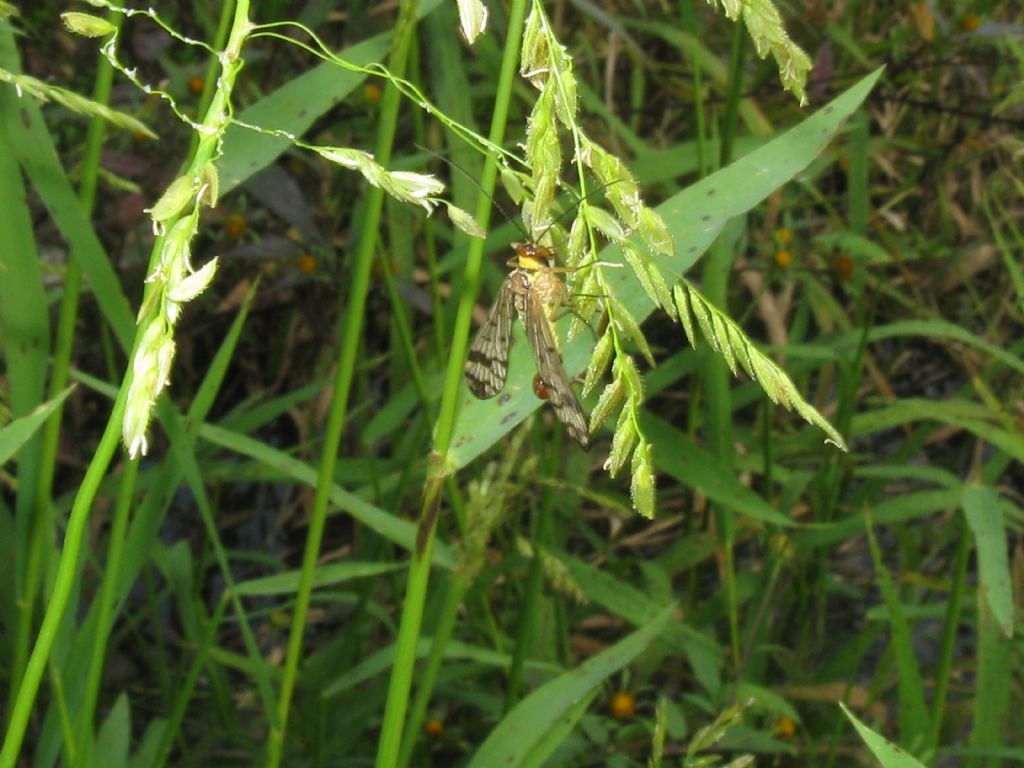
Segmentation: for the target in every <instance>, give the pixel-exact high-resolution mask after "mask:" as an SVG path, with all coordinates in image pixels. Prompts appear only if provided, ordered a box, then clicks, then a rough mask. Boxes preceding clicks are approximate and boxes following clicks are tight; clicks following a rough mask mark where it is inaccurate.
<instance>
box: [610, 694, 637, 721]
mask: <svg viewBox="0 0 1024 768" xmlns="http://www.w3.org/2000/svg"><path fill="white" fill-rule="evenodd" d="M608 706H609V708H610V709H611V711H612V715H613V716H614V717H616V718H618V719H619V720H626V719H627V718H630V717H632V716H633V713H634V712H636V697H635V696H633V694H631V693H626V692H625V691H619V692H617V693H616V694H615V695H614V696H612V700H611V701H610V702H609V704H608Z"/></svg>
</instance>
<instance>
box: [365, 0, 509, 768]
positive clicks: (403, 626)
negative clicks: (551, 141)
mask: <svg viewBox="0 0 1024 768" xmlns="http://www.w3.org/2000/svg"><path fill="white" fill-rule="evenodd" d="M525 17H526V0H513V2H512V6H511V8H510V9H509V25H508V33H507V38H506V45H505V51H504V56H503V58H502V64H501V74H500V75H499V78H498V90H497V95H496V97H495V102H494V111H493V113H492V118H491V129H490V134H489V140H490V142H491V144H494V145H498V146H500V145H501V144H502V143H503V141H504V137H505V123H506V121H507V119H508V108H509V103H510V101H511V98H512V86H513V82H514V78H515V75H516V70H517V68H518V61H519V41H520V39H521V37H522V32H523V21H524V19H525ZM497 175H498V163H497V159H496V158H495V157H494V156H488V157H487V160H486V162H485V163H484V168H483V173H482V174H481V178H480V189H481V191H482V192H483V194H482V195H481V196H480V197H479V198H478V199H477V207H476V220H477V221H478V222H480V225H481V226H482V227H484V228H485V229H486V227H487V225H488V223H489V222H490V213H491V200H490V197H489V195H490V194H491V193H492V192H493V191H494V185H495V182H496V180H497ZM483 249H484V244H483V241H481V240H473V241H472V242H471V243H470V247H469V250H468V252H467V255H466V268H465V271H464V273H463V275H464V279H463V290H462V294H461V296H460V297H459V308H458V312H457V314H456V316H455V328H454V331H453V333H452V349H451V355H450V357H449V358H448V369H447V372H446V374H445V386H444V392H443V393H442V396H441V407H440V411H439V413H438V417H437V424H436V429H435V431H434V453H433V457H432V461H431V468H430V471H429V472H428V477H427V481H426V483H425V485H424V489H423V500H422V503H421V506H420V523H419V525H420V530H419V534H418V537H417V546H416V550H415V551H414V552H413V558H412V563H411V564H410V566H409V578H408V583H407V586H406V595H405V603H404V605H403V608H402V618H401V623H400V625H399V629H398V639H397V641H396V644H395V645H396V647H395V666H394V667H393V669H392V671H391V681H390V684H389V686H388V698H387V704H386V705H385V708H384V721H383V724H382V727H381V735H380V742H379V746H378V751H377V762H376V767H377V768H395V766H397V765H398V758H399V751H400V750H401V745H402V731H403V727H404V721H405V715H406V711H407V707H408V700H409V690H410V688H411V687H412V676H413V669H414V667H415V663H416V645H417V642H418V640H419V633H420V625H421V623H422V621H423V606H424V601H425V600H426V595H427V584H428V582H429V578H430V554H431V552H432V550H433V546H434V531H435V526H436V523H437V515H438V511H439V509H440V503H441V499H440V495H441V489H442V487H443V481H444V477H445V475H446V474H447V473H448V471H449V470H448V469H447V467H446V466H445V465H444V457H445V456H446V455H447V453H448V448H449V446H450V445H451V438H452V431H453V428H454V424H455V408H456V405H457V404H458V397H459V392H460V385H461V381H462V363H463V360H464V359H465V357H466V348H467V346H468V343H469V328H470V323H471V320H472V314H473V305H474V304H475V303H476V294H477V289H478V287H479V284H480V267H481V264H482V261H483ZM409 750H411V747H410V748H409Z"/></svg>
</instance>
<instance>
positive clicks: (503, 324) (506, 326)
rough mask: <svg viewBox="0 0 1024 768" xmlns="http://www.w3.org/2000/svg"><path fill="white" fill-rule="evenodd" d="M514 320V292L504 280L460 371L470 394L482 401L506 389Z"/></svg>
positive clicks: (508, 281)
mask: <svg viewBox="0 0 1024 768" xmlns="http://www.w3.org/2000/svg"><path fill="white" fill-rule="evenodd" d="M514 317H515V292H514V291H513V288H512V278H511V277H506V278H505V281H504V282H503V283H502V284H501V288H499V289H498V295H497V297H496V298H495V299H494V305H493V306H492V307H491V311H490V313H489V314H488V315H487V320H486V321H485V322H484V324H483V325H482V326H480V330H479V331H478V332H477V334H476V338H475V339H473V344H472V345H471V346H470V348H469V357H468V358H467V359H466V365H465V366H464V367H463V369H462V370H463V373H464V374H465V376H466V384H467V385H468V386H469V391H470V392H472V393H473V394H474V395H476V396H477V397H479V398H480V399H482V400H486V399H487V398H489V397H494V396H495V395H496V394H498V393H499V392H501V389H502V387H504V386H505V377H506V376H507V375H508V347H509V343H510V341H511V339H512V320H513V318H514Z"/></svg>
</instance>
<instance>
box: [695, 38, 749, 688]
mask: <svg viewBox="0 0 1024 768" xmlns="http://www.w3.org/2000/svg"><path fill="white" fill-rule="evenodd" d="M744 35H745V31H744V29H743V26H742V25H741V24H735V25H734V27H733V41H732V57H731V61H730V67H729V81H728V84H727V86H726V102H725V115H724V117H723V119H722V131H721V138H722V151H721V154H720V156H719V164H720V166H725V165H728V164H729V162H730V161H731V159H732V147H733V142H734V139H735V135H734V134H735V131H736V126H737V113H738V110H739V100H740V94H741V93H742V84H743V61H744V51H745V50H746V45H745V43H746V38H745V36H744ZM731 229H732V227H731V226H729V227H726V228H725V230H723V232H722V234H721V235H719V237H718V239H717V240H716V241H715V244H714V245H713V246H712V248H711V250H710V252H709V254H708V259H707V261H706V262H705V265H704V271H703V277H704V288H705V293H706V295H707V297H708V299H709V300H710V301H711V303H712V304H714V305H715V306H716V307H719V308H721V309H725V308H726V307H727V306H728V295H729V291H728V285H729V274H730V271H731V268H732V246H733V243H734V238H733V237H731V236H730V230H731ZM705 357H706V358H707V363H708V364H707V366H706V367H705V372H704V378H705V387H704V391H705V395H706V397H707V425H708V435H709V441H708V442H709V444H710V446H711V449H712V451H713V452H714V454H715V456H716V457H717V458H718V460H719V461H720V462H721V464H722V466H723V467H729V466H731V465H732V458H733V455H732V450H733V449H732V398H731V397H730V381H729V372H728V370H727V369H726V365H725V363H724V362H723V361H722V359H721V358H720V357H718V356H717V355H714V354H711V352H710V350H706V351H705ZM715 515H716V519H717V523H718V530H719V536H720V537H721V541H722V549H723V554H724V564H723V567H724V570H725V573H724V574H723V578H724V581H725V592H726V598H727V604H728V611H729V637H730V646H731V648H732V660H733V668H734V671H735V672H736V674H737V675H738V674H739V671H740V665H741V643H740V632H739V607H738V605H737V596H736V570H735V557H734V551H733V545H734V543H735V536H736V512H735V510H733V509H730V508H728V507H725V506H719V507H717V508H716V511H715Z"/></svg>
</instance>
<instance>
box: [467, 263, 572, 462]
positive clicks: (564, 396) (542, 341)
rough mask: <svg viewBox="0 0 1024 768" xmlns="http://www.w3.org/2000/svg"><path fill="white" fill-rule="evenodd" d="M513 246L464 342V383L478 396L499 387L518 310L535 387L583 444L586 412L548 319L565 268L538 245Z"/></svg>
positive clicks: (560, 297) (559, 299)
mask: <svg viewBox="0 0 1024 768" xmlns="http://www.w3.org/2000/svg"><path fill="white" fill-rule="evenodd" d="M512 247H513V248H514V249H515V252H516V255H515V256H513V257H512V258H511V259H509V261H508V266H510V267H512V271H511V272H509V274H508V276H507V277H506V278H505V280H504V281H503V282H502V284H501V288H499V289H498V295H497V297H496V298H495V300H494V304H493V305H492V306H491V311H490V312H489V313H488V315H487V320H486V321H485V322H484V324H483V325H482V326H481V327H480V331H479V332H478V333H477V335H476V339H474V340H473V344H472V345H471V346H470V348H469V357H468V359H467V360H466V365H465V368H464V371H465V376H466V384H467V385H468V386H469V391H470V392H472V393H473V394H474V395H476V396H477V397H479V398H481V399H487V398H490V397H494V396H495V395H496V394H498V393H499V392H500V391H501V390H502V389H503V388H504V386H505V379H506V378H507V376H508V351H509V345H510V344H511V341H512V322H513V316H514V315H518V316H519V320H520V322H522V324H523V327H524V328H525V329H526V340H527V342H528V343H529V345H530V349H531V350H532V351H533V361H534V363H535V364H536V366H537V375H536V376H535V377H534V392H535V393H536V394H537V396H538V397H540V398H541V399H544V400H547V401H548V402H549V403H551V406H552V408H554V410H555V416H556V417H557V418H558V420H559V421H561V422H562V423H563V424H565V426H566V429H568V431H569V435H570V436H572V438H573V439H574V440H575V441H576V442H578V443H579V444H580V446H581V447H582V448H583V449H584V450H587V449H588V448H589V447H590V434H589V431H588V430H587V417H586V415H585V414H584V413H583V408H581V407H580V403H579V400H577V399H576V393H575V392H573V391H572V386H571V384H570V383H569V377H568V375H567V374H566V372H565V367H564V366H563V365H562V352H561V349H560V347H559V343H558V335H557V334H556V332H555V329H554V323H553V320H554V314H555V312H556V311H557V310H558V308H559V307H561V306H562V305H563V304H564V303H565V302H566V298H567V294H566V289H565V284H564V283H563V282H562V279H561V278H560V277H559V276H558V272H564V271H566V270H565V268H559V267H555V266H554V265H553V255H552V253H551V250H550V249H549V248H546V247H545V246H543V245H539V244H537V243H512ZM538 382H539V384H538ZM542 395H543V396H542Z"/></svg>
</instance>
